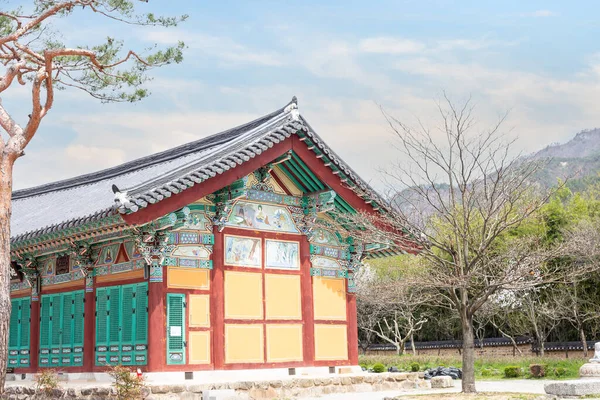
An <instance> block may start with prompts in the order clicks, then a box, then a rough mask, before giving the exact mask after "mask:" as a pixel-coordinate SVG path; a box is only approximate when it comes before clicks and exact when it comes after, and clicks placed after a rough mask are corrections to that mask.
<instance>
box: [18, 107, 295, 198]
mask: <svg viewBox="0 0 600 400" xmlns="http://www.w3.org/2000/svg"><path fill="white" fill-rule="evenodd" d="M292 103H294V104H297V99H296V97H295V96H294V98H292V100H291V101H290V102H289V103H287V104H286V105H285V106H284V107H281V108H279V109H277V110H275V111H273V112H272V113H270V114H267V115H264V116H262V117H259V118H256V119H254V120H252V121H250V122H246V123H244V124H242V125H238V126H236V127H234V128H230V129H227V130H225V131H222V132H217V133H214V134H212V135H209V136H206V137H203V138H200V139H198V140H195V141H192V142H188V143H185V144H182V145H180V146H177V147H174V148H170V149H167V150H164V151H161V152H158V153H153V154H149V155H147V156H144V157H140V158H137V159H135V160H131V161H127V162H125V163H123V164H119V165H116V166H113V167H109V168H106V169H102V170H99V171H95V172H91V173H87V174H83V175H78V176H75V177H72V178H67V179H63V180H59V181H55V182H50V183H46V184H43V185H39V186H34V187H32V188H27V189H20V190H16V191H13V193H12V199H13V200H18V199H23V198H27V197H32V196H39V195H42V194H46V193H50V192H55V191H60V190H66V189H71V188H74V187H77V186H82V185H86V184H90V183H95V182H99V181H103V180H105V179H109V178H113V177H116V176H120V175H124V174H126V173H129V172H133V171H139V170H141V169H143V168H146V167H150V166H153V165H156V164H159V163H162V162H166V161H170V160H173V159H176V158H179V157H181V156H183V155H187V154H191V153H195V152H198V151H201V150H205V149H207V148H209V147H213V146H218V145H221V144H224V143H227V142H229V141H230V140H231V139H232V138H231V137H230V136H228V134H229V135H231V134H232V133H235V132H236V131H240V130H245V129H248V128H249V127H250V129H254V128H255V127H257V126H260V125H263V124H264V123H265V122H267V121H268V120H270V119H273V118H275V117H277V116H278V115H280V114H282V113H285V112H286V108H287V107H288V106H289V105H290V104H292Z"/></svg>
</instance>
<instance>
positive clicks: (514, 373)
mask: <svg viewBox="0 0 600 400" xmlns="http://www.w3.org/2000/svg"><path fill="white" fill-rule="evenodd" d="M522 374H523V371H522V370H521V367H517V366H515V365H512V366H508V367H506V368H504V377H505V378H518V377H520V376H521V375H522Z"/></svg>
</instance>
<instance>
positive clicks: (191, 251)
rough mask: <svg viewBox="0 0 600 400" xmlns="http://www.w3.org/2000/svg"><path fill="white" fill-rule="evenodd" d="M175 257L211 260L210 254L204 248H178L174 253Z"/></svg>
mask: <svg viewBox="0 0 600 400" xmlns="http://www.w3.org/2000/svg"><path fill="white" fill-rule="evenodd" d="M171 255H172V256H174V257H188V258H202V259H208V258H210V252H209V251H208V249H207V248H206V247H204V246H177V247H176V248H175V250H173V253H171Z"/></svg>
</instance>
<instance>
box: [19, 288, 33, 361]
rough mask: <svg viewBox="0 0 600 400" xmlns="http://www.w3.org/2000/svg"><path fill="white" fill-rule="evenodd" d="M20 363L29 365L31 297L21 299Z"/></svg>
mask: <svg viewBox="0 0 600 400" xmlns="http://www.w3.org/2000/svg"><path fill="white" fill-rule="evenodd" d="M19 325H20V331H19V336H20V337H19V365H21V366H29V348H30V344H31V343H30V340H31V299H30V298H29V297H25V298H22V299H21V318H20V320H19Z"/></svg>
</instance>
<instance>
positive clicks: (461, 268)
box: [339, 96, 578, 392]
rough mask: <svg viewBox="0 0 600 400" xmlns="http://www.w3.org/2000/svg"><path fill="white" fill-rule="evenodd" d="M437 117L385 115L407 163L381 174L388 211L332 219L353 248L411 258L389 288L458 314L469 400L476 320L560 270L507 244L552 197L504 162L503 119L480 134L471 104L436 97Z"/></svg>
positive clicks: (543, 251)
mask: <svg viewBox="0 0 600 400" xmlns="http://www.w3.org/2000/svg"><path fill="white" fill-rule="evenodd" d="M438 109H439V115H440V117H441V119H440V121H441V124H440V125H438V126H435V127H432V128H429V127H427V126H426V125H425V124H424V123H422V122H421V121H419V122H418V124H417V128H416V129H415V128H412V127H410V126H408V125H407V124H405V123H403V122H401V121H399V120H397V119H395V118H393V117H391V116H389V115H388V114H386V113H385V112H384V115H385V116H386V118H387V120H388V122H389V126H390V127H391V129H392V131H393V132H394V134H395V136H396V138H397V139H398V142H399V146H398V148H399V150H400V152H401V156H402V159H403V162H405V163H408V167H407V166H406V165H405V164H404V163H399V164H398V165H395V166H394V167H393V168H392V169H388V170H387V171H386V172H385V176H386V180H387V182H388V183H389V184H390V187H391V188H392V189H393V191H392V193H393V197H392V202H391V203H392V204H391V207H393V208H394V210H393V212H384V213H382V214H381V215H370V214H368V213H357V214H356V215H346V216H343V215H341V216H339V218H340V219H341V220H343V221H344V224H347V225H354V226H355V228H356V229H354V230H353V232H354V235H355V236H356V237H357V238H358V239H359V240H363V241H368V242H374V243H387V244H388V245H389V246H390V247H396V248H398V247H405V248H413V249H418V253H419V255H418V256H417V257H416V258H415V263H416V265H417V268H415V269H414V271H413V272H412V273H411V275H410V276H407V277H406V279H404V280H402V281H399V282H398V284H401V285H405V286H409V287H419V288H423V289H431V290H435V291H436V293H437V297H436V300H437V301H438V302H442V303H444V305H445V306H447V307H451V308H452V309H453V310H455V312H456V313H457V314H458V316H459V317H460V321H461V331H462V339H463V345H462V358H463V381H462V389H463V391H464V392H475V391H476V389H475V373H474V361H475V351H474V328H473V316H474V315H475V313H476V312H477V311H478V310H479V309H480V308H481V307H482V306H483V305H484V304H485V303H486V302H487V301H488V299H489V298H490V296H492V295H493V294H494V293H496V292H498V291H500V290H523V289H526V288H531V287H534V286H537V285H540V284H542V283H544V282H548V281H554V280H557V279H561V277H563V275H564V274H565V273H566V272H567V271H565V270H564V269H562V270H558V269H554V268H553V266H552V265H549V264H547V263H546V261H547V260H549V259H551V258H553V257H555V256H556V252H558V251H561V250H562V248H561V246H554V247H553V248H552V249H548V248H547V246H544V244H543V242H542V241H541V240H540V239H539V237H535V236H533V235H532V236H531V237H529V236H524V237H519V239H518V240H514V239H513V237H512V236H511V232H513V231H514V230H516V229H518V228H519V227H520V226H521V225H522V224H523V223H524V222H526V221H527V220H528V219H529V218H532V217H533V216H534V214H535V213H536V211H537V210H539V209H540V207H541V206H542V205H543V204H544V203H545V202H546V201H547V199H548V196H549V195H550V194H551V193H549V192H548V193H542V190H541V189H540V188H537V187H533V186H532V178H533V177H534V176H535V174H536V173H537V172H538V171H539V170H540V168H542V167H543V165H544V164H543V163H541V162H535V161H531V160H525V161H523V159H521V158H519V157H516V156H518V155H513V154H512V152H513V150H512V147H513V145H514V141H507V140H506V136H505V135H504V134H503V132H502V131H501V127H502V123H503V122H504V120H505V116H503V117H501V118H500V119H499V121H498V123H497V124H495V125H494V126H492V127H490V128H487V129H480V128H478V125H477V124H476V121H475V118H474V115H473V106H472V103H471V101H470V100H468V101H466V102H465V103H464V104H462V105H460V106H457V105H456V104H455V103H453V102H451V101H450V100H449V99H448V98H447V97H446V96H444V101H443V102H441V103H439V104H438ZM399 188H403V190H402V191H399ZM344 218H346V219H345V220H344ZM571 272H572V271H571ZM573 273H575V274H577V273H578V272H573Z"/></svg>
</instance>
